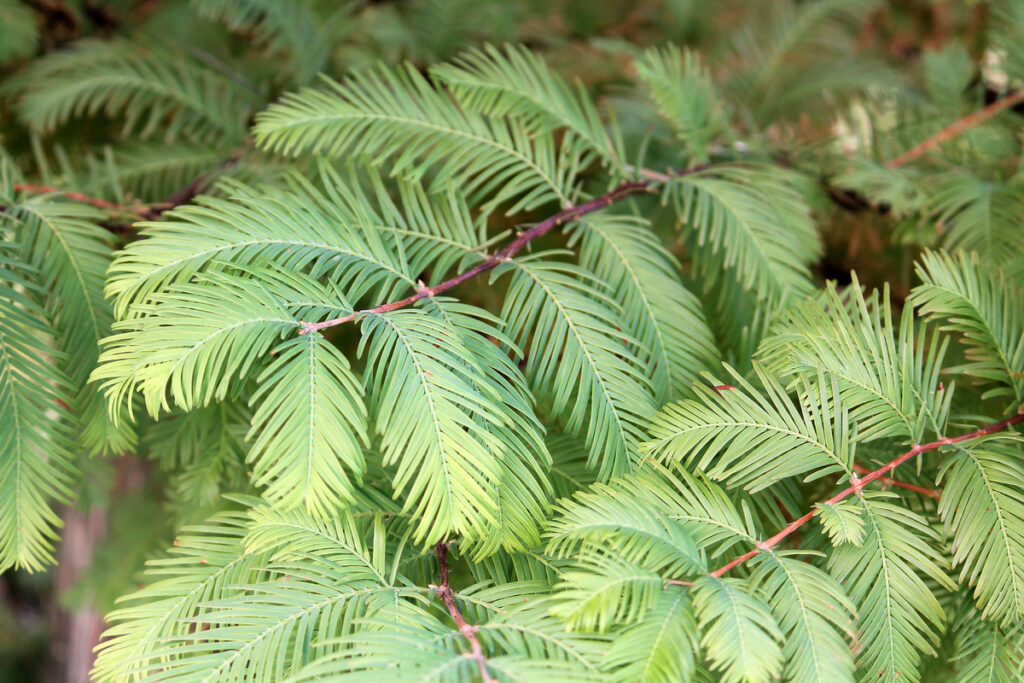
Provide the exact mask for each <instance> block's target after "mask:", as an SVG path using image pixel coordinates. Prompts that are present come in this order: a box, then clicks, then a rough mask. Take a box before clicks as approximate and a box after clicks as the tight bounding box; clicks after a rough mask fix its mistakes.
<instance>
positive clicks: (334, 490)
mask: <svg viewBox="0 0 1024 683" xmlns="http://www.w3.org/2000/svg"><path fill="white" fill-rule="evenodd" d="M270 353H272V354H274V355H275V359H274V362H273V363H272V364H271V365H269V366H268V367H267V368H266V369H265V370H264V371H263V372H262V373H261V374H260V376H259V377H257V379H256V381H257V383H258V384H259V386H260V388H259V389H258V390H257V391H256V393H255V394H253V397H252V401H253V402H254V403H258V407H257V408H256V411H255V413H253V416H252V428H251V430H250V431H249V436H248V439H249V440H250V441H251V442H252V449H251V450H250V451H249V455H248V458H247V460H248V461H250V462H252V463H253V472H252V477H253V483H254V484H255V485H257V486H263V485H267V488H266V490H265V491H264V496H265V497H266V498H267V499H268V500H270V501H271V502H272V503H274V504H275V505H278V506H280V507H282V508H284V509H290V508H294V507H297V506H300V505H304V506H305V509H306V510H307V511H309V512H311V513H313V514H315V515H320V516H323V515H327V514H329V513H331V512H332V511H333V509H334V508H335V507H337V506H338V505H339V504H340V503H342V502H345V501H350V500H351V499H352V495H353V484H354V482H353V480H355V482H358V481H359V480H360V478H361V477H362V474H363V471H364V469H365V464H364V462H363V453H362V446H363V444H365V443H366V408H365V406H364V405H363V401H362V394H363V392H362V387H361V386H360V385H359V382H358V381H357V380H356V378H355V377H354V376H353V374H352V371H351V369H350V368H349V364H348V361H347V360H346V359H345V357H344V356H343V355H342V354H341V352H339V351H338V350H337V349H336V348H335V347H334V346H333V345H332V344H331V343H330V342H327V341H325V340H324V338H323V337H322V336H321V335H320V334H317V333H312V334H307V335H305V336H303V337H300V338H298V339H290V340H288V341H286V342H284V343H282V344H279V345H278V346H277V347H275V348H274V349H273V350H272V351H271V352H270Z"/></svg>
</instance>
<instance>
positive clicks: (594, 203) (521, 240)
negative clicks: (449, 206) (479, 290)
mask: <svg viewBox="0 0 1024 683" xmlns="http://www.w3.org/2000/svg"><path fill="white" fill-rule="evenodd" d="M689 172H690V173H692V172H693V171H692V170H691V171H689ZM651 182H652V181H650V180H634V181H627V182H624V183H622V184H621V185H619V186H618V187H616V188H615V189H614V190H612V191H611V192H608V193H606V194H603V195H601V196H600V197H598V198H596V199H591V200H590V201H589V202H585V203H583V204H580V205H578V206H570V207H569V208H567V209H563V210H562V211H559V212H558V213H556V214H555V215H554V216H551V217H550V218H548V219H546V220H544V221H541V222H540V223H538V224H537V225H535V226H533V227H532V228H530V229H529V230H526V231H524V232H522V233H521V234H520V235H519V236H518V237H516V238H515V239H514V240H512V241H511V242H509V243H508V244H507V245H506V246H505V248H504V249H502V250H501V251H499V252H498V253H496V254H494V255H493V256H491V257H490V258H488V259H485V260H484V261H482V262H480V263H478V264H476V265H475V266H473V267H472V268H470V269H469V270H465V271H463V272H461V273H459V274H458V275H456V276H455V277H453V278H452V279H450V280H446V281H444V282H442V283H441V284H438V285H434V286H433V287H426V286H424V287H420V289H419V291H417V292H416V293H415V294H413V295H411V296H407V297H405V298H404V299H400V300H399V301H392V302H389V303H385V304H381V305H379V306H374V307H373V308H366V309H363V310H361V311H355V312H354V313H349V314H348V315H343V316H341V317H340V318H332V319H331V320H324V321H323V322H319V323H306V324H305V325H303V326H302V329H301V331H300V332H299V334H308V333H310V332H318V331H319V330H322V329H324V328H327V327H334V326H335V325H341V324H343V323H347V322H350V321H352V320H355V319H356V318H359V317H361V316H364V315H371V314H375V313H387V312H388V311H394V310H396V309H399V308H404V307H405V306H408V305H409V304H413V303H416V302H417V301H419V300H420V299H426V298H427V297H431V296H436V295H437V294H440V293H441V292H446V291H448V290H449V289H451V288H452V287H455V286H457V285H460V284H462V283H463V282H465V281H466V280H469V279H472V278H474V277H476V276H477V275H479V274H480V273H486V272H487V271H489V270H492V269H493V268H495V267H497V266H498V265H499V264H501V263H504V262H505V261H508V260H509V259H511V258H512V257H513V256H515V255H516V254H518V253H519V252H520V251H521V250H522V249H523V247H525V246H526V245H527V244H529V243H530V242H532V241H533V240H535V239H537V238H538V237H540V236H541V235H544V234H546V233H548V232H550V231H551V229H552V228H554V227H556V226H558V225H562V224H563V223H568V222H569V221H573V220H576V219H577V218H580V217H582V216H586V215H587V214H588V213H593V212H594V211H597V210H599V209H603V208H605V207H606V206H610V205H612V204H614V203H615V202H617V201H620V200H622V199H625V198H626V197H628V196H629V195H631V194H635V193H637V192H640V191H643V190H646V189H648V187H649V186H650V185H651Z"/></svg>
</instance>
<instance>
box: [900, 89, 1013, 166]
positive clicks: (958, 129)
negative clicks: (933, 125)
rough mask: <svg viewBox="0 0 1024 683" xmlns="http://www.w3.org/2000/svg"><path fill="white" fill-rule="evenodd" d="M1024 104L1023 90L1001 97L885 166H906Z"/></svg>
mask: <svg viewBox="0 0 1024 683" xmlns="http://www.w3.org/2000/svg"><path fill="white" fill-rule="evenodd" d="M1021 102H1024V88H1022V89H1020V90H1016V91H1014V92H1012V93H1010V94H1009V95H1007V96H1006V97H1002V98H1000V99H998V100H996V101H995V102H993V103H992V104H990V105H988V106H987V107H985V108H984V109H979V110H978V111H976V112H973V113H971V114H968V115H967V116H965V117H963V118H962V119H959V120H958V121H955V122H954V123H952V124H951V125H949V126H946V127H945V128H943V129H942V130H940V131H939V132H938V133H936V134H935V135H933V136H931V137H930V138H928V139H927V140H925V141H924V142H921V143H919V144H917V145H914V146H913V147H911V148H910V149H908V150H907V151H906V152H904V153H903V154H901V155H899V156H898V157H896V158H895V159H890V160H889V161H888V162H887V163H886V166H888V167H889V168H899V167H900V166H903V165H904V164H907V163H909V162H911V161H914V160H915V159H917V158H919V157H922V156H924V155H925V154H926V153H927V152H929V151H931V150H932V149H935V148H936V147H938V146H939V145H941V144H942V143H944V142H948V141H950V140H952V139H953V138H955V137H956V136H957V135H959V134H960V133H962V132H964V131H965V130H967V129H968V128H971V127H972V126H976V125H978V124H979V123H981V122H983V121H986V120H988V119H990V118H992V117H993V116H995V115H996V114H998V113H999V112H1001V111H1003V110H1004V109H1009V108H1010V107H1012V106H1014V105H1017V104H1020V103H1021Z"/></svg>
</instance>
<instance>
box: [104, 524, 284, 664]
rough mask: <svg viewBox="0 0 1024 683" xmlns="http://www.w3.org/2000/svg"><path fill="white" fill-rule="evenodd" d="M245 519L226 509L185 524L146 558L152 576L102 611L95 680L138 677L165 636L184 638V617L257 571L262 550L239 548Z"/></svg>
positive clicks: (251, 578) (263, 559) (262, 558)
mask: <svg viewBox="0 0 1024 683" xmlns="http://www.w3.org/2000/svg"><path fill="white" fill-rule="evenodd" d="M247 521H248V520H247V517H246V516H245V515H244V514H241V513H237V512H227V513H221V514H220V515H217V516H216V517H214V518H212V519H211V520H209V521H208V522H206V523H205V524H202V525H196V526H193V527H187V528H185V529H183V530H182V533H181V535H180V536H179V537H178V539H177V543H175V545H174V547H173V548H172V549H171V550H170V552H169V556H168V557H166V558H162V559H158V560H151V561H150V563H149V569H148V570H147V573H148V577H149V578H151V579H153V582H152V583H150V584H149V585H148V586H147V587H145V588H143V589H141V590H139V591H138V592H136V593H133V594H131V595H128V596H126V597H124V598H121V603H122V605H123V606H122V607H120V608H119V609H117V610H115V611H114V612H112V613H111V614H110V615H108V617H107V621H108V623H110V624H111V626H110V628H109V629H108V630H107V631H106V633H105V634H104V639H103V640H102V641H101V644H100V646H99V648H98V650H97V653H98V654H97V658H96V664H95V667H94V668H93V671H92V675H93V677H94V678H95V679H96V680H97V681H119V680H132V679H133V678H136V677H139V678H141V677H142V675H143V674H144V672H146V671H147V669H148V668H149V667H150V666H153V665H156V664H157V662H159V657H160V656H161V655H160V654H158V653H159V652H160V651H161V649H163V648H166V647H168V646H167V643H168V642H172V641H177V642H178V643H179V646H180V645H181V644H183V643H184V642H185V641H184V640H183V638H184V637H186V636H187V635H188V634H189V633H190V632H191V631H192V630H193V628H194V624H193V622H192V621H190V620H191V619H192V618H194V617H197V616H200V615H202V614H203V613H204V612H206V611H208V607H206V605H205V603H206V602H207V601H211V600H217V599H220V598H221V597H223V596H224V595H226V594H229V593H230V592H231V590H232V588H233V587H234V586H237V585H242V584H246V583H250V582H252V581H254V580H255V579H256V578H257V577H258V576H259V575H260V569H261V567H262V566H263V565H264V563H265V562H266V559H267V554H266V553H248V554H247V553H245V552H244V548H243V547H242V538H243V537H244V536H245V533H246V527H247Z"/></svg>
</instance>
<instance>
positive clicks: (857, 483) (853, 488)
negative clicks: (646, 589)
mask: <svg viewBox="0 0 1024 683" xmlns="http://www.w3.org/2000/svg"><path fill="white" fill-rule="evenodd" d="M1020 422H1024V413H1020V414H1017V415H1014V416H1013V417H1008V418H1006V419H1005V420H1000V421H999V422H994V423H993V424H990V425H988V426H987V427H982V428H981V429H976V430H974V431H973V432H970V433H968V434H962V435H960V436H957V437H954V438H951V439H950V438H946V439H939V440H938V441H932V442H931V443H926V444H921V445H918V446H914V447H913V448H911V449H910V450H909V451H907V452H906V453H904V454H903V455H901V456H900V457H898V458H896V459H895V460H893V461H891V462H889V463H888V464H886V465H883V466H882V467H879V468H878V469H877V470H873V471H871V472H869V473H868V474H867V475H866V476H864V477H861V478H859V477H857V474H856V472H855V473H854V475H853V483H852V484H850V486H848V487H847V488H845V489H843V490H842V491H840V492H839V493H837V494H836V495H834V496H832V497H831V498H829V499H828V500H827V501H825V503H826V504H829V505H834V504H835V503H838V502H839V501H841V500H843V499H844V498H846V497H847V496H849V495H851V494H854V493H859V492H860V490H861V489H862V488H864V485H865V484H870V483H871V482H873V481H875V480H876V479H883V478H885V475H887V474H888V473H889V472H892V471H893V470H894V469H896V468H897V467H899V466H900V465H902V464H903V463H905V462H906V461H907V460H910V459H911V458H913V457H914V456H915V455H920V454H921V453H926V452H928V451H934V450H936V449H938V448H940V447H942V446H948V445H950V444H955V443H961V442H963V441H970V440H971V439H977V438H979V437H982V436H988V435H989V434H995V433H996V432H1001V431H1003V430H1004V429H1006V428H1007V427H1010V426H1011V425H1015V424H1018V423H1020ZM816 514H818V508H814V509H813V510H811V511H810V512H808V513H807V514H806V515H804V516H803V517H800V518H799V519H795V520H793V521H792V522H790V523H789V524H787V525H786V526H785V527H784V528H783V529H782V530H781V531H780V532H778V533H777V534H775V535H774V536H772V537H771V538H769V539H768V540H767V541H761V542H759V543H758V544H757V546H756V547H755V548H754V549H753V550H751V551H750V552H747V553H744V554H742V555H740V556H739V557H737V558H736V559H735V560H733V561H732V562H730V563H728V564H726V565H724V566H722V567H719V568H718V569H716V570H715V571H713V572H711V574H710V575H709V576H713V577H715V578H718V577H720V576H722V575H723V574H725V573H726V572H728V571H729V570H730V569H733V568H735V567H738V566H740V565H741V564H743V563H744V562H746V561H747V560H749V559H751V558H752V557H754V556H755V555H757V553H758V551H761V550H771V549H772V548H773V547H775V546H776V545H778V544H779V542H780V541H781V540H782V539H784V538H786V537H787V536H789V535H790V534H792V533H793V532H794V531H796V530H797V529H799V528H800V527H802V526H803V525H804V524H807V522H809V521H811V520H812V519H813V518H814V516H815V515H816ZM667 583H670V584H673V585H688V584H687V583H686V582H683V581H678V580H675V579H670V580H669V581H667Z"/></svg>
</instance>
